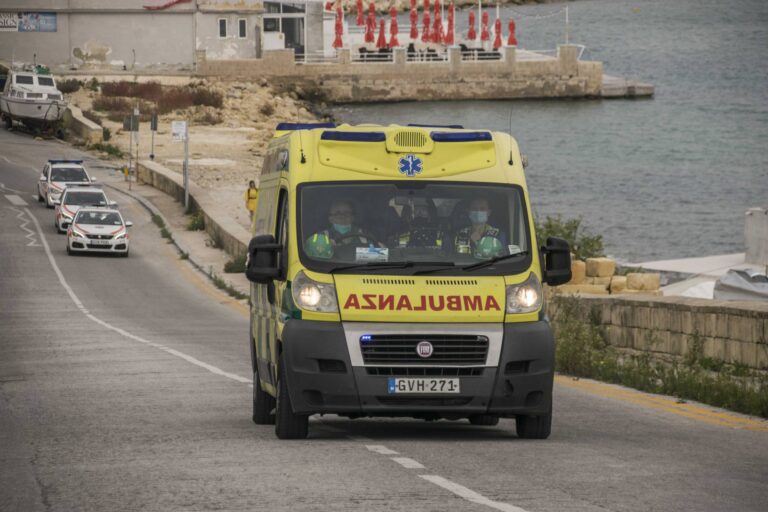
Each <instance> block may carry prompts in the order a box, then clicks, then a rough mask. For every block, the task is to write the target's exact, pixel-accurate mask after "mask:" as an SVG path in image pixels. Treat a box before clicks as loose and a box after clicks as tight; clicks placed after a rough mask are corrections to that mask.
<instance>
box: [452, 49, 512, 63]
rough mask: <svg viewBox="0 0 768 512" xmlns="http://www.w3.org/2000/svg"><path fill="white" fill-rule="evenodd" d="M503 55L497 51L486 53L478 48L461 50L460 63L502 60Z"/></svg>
mask: <svg viewBox="0 0 768 512" xmlns="http://www.w3.org/2000/svg"><path fill="white" fill-rule="evenodd" d="M503 58H504V55H503V54H502V53H501V52H500V51H498V50H491V51H486V50H483V49H480V48H475V49H468V50H463V51H462V52H461V60H462V61H481V60H482V61H485V60H502V59H503Z"/></svg>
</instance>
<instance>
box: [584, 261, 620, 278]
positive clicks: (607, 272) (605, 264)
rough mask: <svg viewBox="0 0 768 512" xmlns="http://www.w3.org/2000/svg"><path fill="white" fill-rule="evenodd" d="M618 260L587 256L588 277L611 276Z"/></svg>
mask: <svg viewBox="0 0 768 512" xmlns="http://www.w3.org/2000/svg"><path fill="white" fill-rule="evenodd" d="M614 272H616V262H615V261H614V260H612V259H610V258H587V277H611V276H612V275H613V274H614Z"/></svg>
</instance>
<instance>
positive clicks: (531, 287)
mask: <svg viewBox="0 0 768 512" xmlns="http://www.w3.org/2000/svg"><path fill="white" fill-rule="evenodd" d="M543 295H544V293H543V290H542V288H541V282H539V278H538V277H536V274H534V273H531V275H530V277H528V279H526V280H525V282H522V283H520V284H511V285H507V313H532V312H533V311H537V310H538V309H539V308H540V307H541V301H542V298H543Z"/></svg>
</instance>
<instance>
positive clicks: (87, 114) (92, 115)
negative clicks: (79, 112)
mask: <svg viewBox="0 0 768 512" xmlns="http://www.w3.org/2000/svg"><path fill="white" fill-rule="evenodd" d="M83 117H84V118H86V119H88V120H90V121H93V122H94V123H96V124H97V125H99V126H101V123H102V121H101V117H100V116H99V115H98V114H97V113H96V112H94V111H93V110H83Z"/></svg>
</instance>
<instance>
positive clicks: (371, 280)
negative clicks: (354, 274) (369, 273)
mask: <svg viewBox="0 0 768 512" xmlns="http://www.w3.org/2000/svg"><path fill="white" fill-rule="evenodd" d="M363 284H410V285H414V284H416V281H414V280H413V279H374V278H364V279H363Z"/></svg>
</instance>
